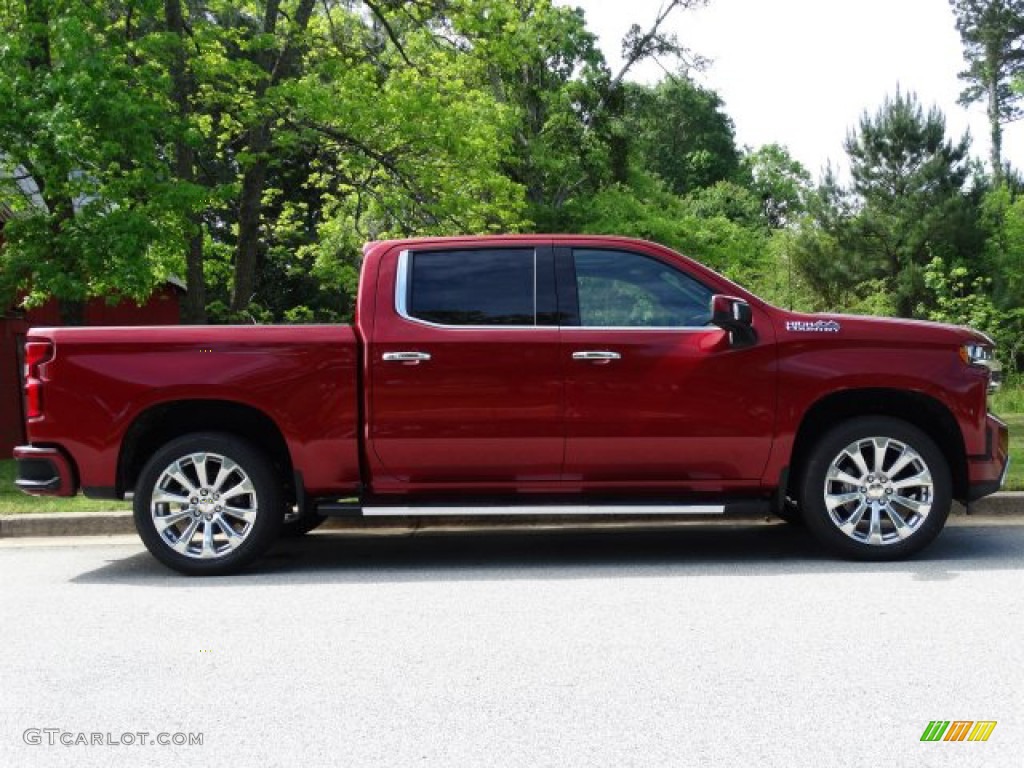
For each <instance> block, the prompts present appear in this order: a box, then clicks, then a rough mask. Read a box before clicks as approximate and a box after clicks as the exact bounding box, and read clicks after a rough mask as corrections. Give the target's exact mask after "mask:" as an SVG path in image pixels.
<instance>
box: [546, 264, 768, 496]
mask: <svg viewBox="0 0 1024 768" xmlns="http://www.w3.org/2000/svg"><path fill="white" fill-rule="evenodd" d="M558 251H559V252H558V259H559V269H558V274H559V280H560V283H559V295H560V297H566V296H567V297H568V299H569V303H570V306H569V313H568V314H570V315H575V317H574V322H575V323H576V325H575V327H567V326H563V328H562V356H563V365H564V366H565V369H566V459H565V479H566V480H568V481H570V482H575V483H579V484H581V486H583V487H585V488H591V489H601V488H606V489H614V488H615V487H616V486H618V485H620V484H629V483H636V482H637V481H645V482H648V483H651V484H656V485H661V486H665V487H684V488H689V489H692V490H723V489H726V488H728V487H730V486H736V485H742V484H743V483H742V481H751V482H752V483H755V482H756V481H757V480H759V479H760V477H761V474H762V472H763V470H764V467H765V464H766V462H767V459H768V454H769V450H770V448H771V441H772V430H773V424H774V406H775V359H774V351H773V345H772V344H771V343H769V342H767V341H765V340H764V339H762V340H761V341H760V342H758V343H757V344H755V345H754V346H752V347H748V348H745V349H738V348H734V347H732V346H731V345H730V343H729V339H728V335H727V334H726V332H725V331H723V330H721V329H719V328H717V327H714V326H710V325H708V321H709V319H710V299H711V296H712V293H713V291H712V290H711V288H709V287H707V286H705V285H704V284H702V283H701V282H700V281H699V280H697V279H695V278H694V277H693V276H691V275H689V274H687V273H686V272H684V271H683V270H682V269H680V267H679V266H677V265H675V264H670V263H668V262H667V261H663V260H661V259H658V258H655V257H654V256H653V255H646V254H641V253H633V252H630V251H623V250H604V249H592V248H576V249H568V248H566V249H558ZM566 282H570V283H571V285H570V286H569V289H568V290H565V289H564V288H563V285H564V284H565V283H566ZM756 326H757V321H756V317H755V328H756ZM765 328H766V324H765V323H764V322H762V329H765ZM737 481H741V482H737Z"/></svg>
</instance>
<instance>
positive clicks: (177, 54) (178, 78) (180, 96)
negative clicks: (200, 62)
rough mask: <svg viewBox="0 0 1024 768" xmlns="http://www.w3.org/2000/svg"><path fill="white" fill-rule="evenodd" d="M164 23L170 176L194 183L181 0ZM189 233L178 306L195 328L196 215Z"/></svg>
mask: <svg viewBox="0 0 1024 768" xmlns="http://www.w3.org/2000/svg"><path fill="white" fill-rule="evenodd" d="M164 20H165V22H166V24H167V31H168V32H170V33H171V34H172V35H174V37H175V41H174V53H173V55H172V56H171V63H170V74H171V88H172V98H173V100H174V104H175V106H176V107H177V112H178V120H179V122H180V125H179V134H178V137H177V138H176V139H175V141H174V175H175V176H176V177H177V178H178V179H179V180H180V181H183V182H186V183H189V184H191V183H193V182H194V181H195V150H193V148H192V146H191V145H190V144H189V143H188V141H186V139H185V136H184V135H183V134H184V131H185V130H186V128H187V126H188V120H189V116H190V115H191V113H192V92H193V90H194V88H193V83H192V79H191V78H190V77H189V72H188V62H187V61H186V58H185V17H184V14H183V12H182V8H181V0H164ZM188 224H189V228H190V229H191V230H192V233H191V235H190V236H189V238H188V242H187V243H186V246H185V279H186V281H187V282H188V290H187V292H186V294H185V301H184V303H183V305H182V310H183V312H182V315H183V316H182V319H183V320H184V321H185V322H186V323H189V324H192V325H196V324H200V323H205V322H206V278H205V276H204V275H203V232H202V220H201V218H200V217H199V215H198V214H197V213H191V214H189V216H188Z"/></svg>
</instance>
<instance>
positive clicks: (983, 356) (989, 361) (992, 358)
mask: <svg viewBox="0 0 1024 768" xmlns="http://www.w3.org/2000/svg"><path fill="white" fill-rule="evenodd" d="M960 359H961V360H963V361H964V362H965V363H967V365H976V366H978V367H979V368H986V369H988V391H989V392H995V391H996V390H997V389H999V385H1000V384H1001V383H1002V372H1003V366H1002V365H1001V364H1000V363H999V361H998V360H996V354H995V349H994V348H993V347H990V346H988V345H986V344H964V345H963V346H962V347H960Z"/></svg>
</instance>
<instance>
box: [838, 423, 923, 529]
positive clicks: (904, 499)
mask: <svg viewBox="0 0 1024 768" xmlns="http://www.w3.org/2000/svg"><path fill="white" fill-rule="evenodd" d="M824 492H825V507H826V509H827V510H828V514H829V517H830V518H831V520H832V522H833V524H835V526H836V527H837V528H838V529H839V530H840V531H842V532H843V533H844V534H846V535H847V536H848V537H850V538H851V539H853V540H854V541H857V542H859V543H862V544H869V545H874V546H885V545H888V544H894V543H896V542H900V541H903V540H904V539H906V538H908V537H910V536H912V535H913V534H914V533H915V532H916V531H917V530H918V529H919V528H920V527H921V525H922V524H923V523H924V521H925V519H926V518H927V517H928V513H929V512H930V511H931V508H932V503H933V501H934V498H935V485H934V482H933V480H932V473H931V470H930V469H929V468H928V465H927V463H925V460H924V459H923V458H922V456H921V454H919V453H918V452H917V451H916V450H914V449H913V448H912V447H910V446H909V445H907V444H906V443H904V442H901V441H899V440H895V439H893V438H891V437H865V438H862V439H859V440H857V441H855V442H853V443H850V444H849V445H847V446H846V447H845V448H844V449H843V450H842V451H840V452H839V455H837V456H836V457H835V458H834V459H833V460H832V463H831V464H830V465H829V468H828V471H827V473H826V475H825V488H824Z"/></svg>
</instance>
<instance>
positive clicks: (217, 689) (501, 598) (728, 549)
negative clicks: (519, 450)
mask: <svg viewBox="0 0 1024 768" xmlns="http://www.w3.org/2000/svg"><path fill="white" fill-rule="evenodd" d="M1022 566H1024V526H1022V525H1019V524H1017V525H1007V524H995V525H986V524H984V521H972V522H971V523H970V524H966V523H957V524H955V525H954V526H952V527H951V528H949V529H947V531H946V532H945V533H944V534H943V535H942V537H941V538H940V539H939V541H938V542H937V543H936V544H935V545H934V546H933V547H932V548H931V549H930V550H929V551H928V552H927V553H926V556H925V557H923V558H921V559H918V560H915V561H912V562H906V563H895V564H884V565H864V564H855V563H847V562H842V561H836V560H832V559H829V558H828V557H826V556H824V555H822V554H821V553H819V551H818V549H817V547H816V546H815V545H814V544H813V543H812V542H811V541H810V540H809V539H807V538H806V537H805V535H804V534H803V533H802V532H800V531H798V530H793V529H791V528H789V527H788V526H785V525H748V526H741V527H728V526H721V525H719V526H708V527H701V526H696V527H693V528H690V529H687V530H676V531H671V532H661V533H588V534H579V533H574V534H564V533H562V534H550V533H549V534H542V535H537V534H516V535H486V536H483V535H475V536H466V535H455V536H446V537H425V536H424V537H415V538H395V537H391V538H377V539H369V540H367V539H361V540H353V539H346V538H343V537H341V536H339V535H337V534H316V535H313V536H311V537H307V539H305V540H302V541H296V542H290V543H286V544H282V545H279V546H278V548H277V549H276V550H275V551H274V552H273V553H272V555H271V557H270V558H269V559H268V560H266V561H265V563H264V564H263V567H262V568H260V569H259V570H257V571H255V572H253V573H249V574H247V575H244V576H237V577H230V578H220V579H205V580H202V579H187V578H184V577H181V576H177V575H175V574H173V573H172V572H170V571H167V570H166V569H164V568H163V567H162V566H160V565H159V564H157V563H156V562H155V561H153V560H152V559H151V558H150V557H149V556H148V554H146V553H145V552H144V551H142V549H141V546H140V545H139V544H137V543H136V542H135V541H134V540H132V539H130V538H127V537H116V538H113V539H98V538H93V539H84V538H80V539H62V540H58V539H49V540H14V541H10V540H8V541H2V542H0V648H2V649H3V660H2V663H0V766H10V767H11V768H18V767H20V766H33V767H34V766H57V765H60V766H71V765H74V766H90V765H96V766H120V765H130V766H213V765H228V766H238V767H239V768H248V767H252V768H267V767H270V766H332V768H333V767H334V766H339V767H344V768H351V767H355V766H374V768H376V767H378V766H396V767H401V768H408V767H409V766H443V767H445V768H448V767H449V766H472V767H473V768H489V767H490V766H527V767H528V768H543V767H547V766H551V767H552V768H555V767H557V768H563V767H566V766H586V767H587V768H593V767H594V766H615V767H616V768H621V767H622V766H700V767H701V768H703V767H704V766H758V767H760V766H783V765H784V766H814V767H815V768H822V767H823V766H829V767H831V766H957V767H958V768H959V767H960V766H993V767H1000V768H1002V767H1004V766H1017V765H1020V764H1021V763H1020V755H1021V754H1022V753H1024V672H1022V670H1024V642H1022V641H1024V599H1022V595H1024V571H1022ZM958 719H960V720H995V721H997V722H998V725H997V726H996V728H995V730H994V731H993V732H992V735H991V737H990V739H989V740H988V741H987V742H958V743H953V742H938V743H922V742H921V741H920V737H921V734H922V732H923V731H924V729H925V727H926V726H927V725H928V722H929V721H931V720H958ZM28 729H40V730H38V731H31V730H28ZM41 729H56V730H52V731H44V730H41ZM26 731H28V733H27V734H26ZM138 733H145V734H146V737H145V740H149V739H155V738H157V735H158V734H162V733H166V734H169V738H179V737H177V736H176V735H175V734H189V733H193V734H195V733H201V734H202V739H203V743H202V744H201V745H192V746H188V745H184V746H173V745H172V746H161V745H150V744H145V745H143V744H140V743H139V742H141V741H143V737H141V736H138V735H135V734H138ZM92 734H97V738H98V739H99V740H101V741H103V742H104V743H102V744H93V745H89V744H88V743H86V744H80V743H79V744H74V743H72V744H71V745H70V746H65V745H63V744H62V743H61V741H62V739H63V740H66V741H71V742H74V741H82V740H83V739H84V740H85V741H86V742H88V741H89V740H90V739H91V738H94V737H93V736H92ZM126 734H128V735H129V736H126ZM26 738H27V739H28V740H29V741H32V740H37V741H40V742H41V743H39V744H26V743H25V740H26ZM49 739H52V740H53V742H54V743H53V744H52V745H51V744H49V743H48V740H49ZM126 739H127V740H131V741H134V742H135V743H133V744H124V743H116V742H123V741H125V740H126ZM111 741H113V742H115V743H114V744H110V743H109V742H111Z"/></svg>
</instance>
